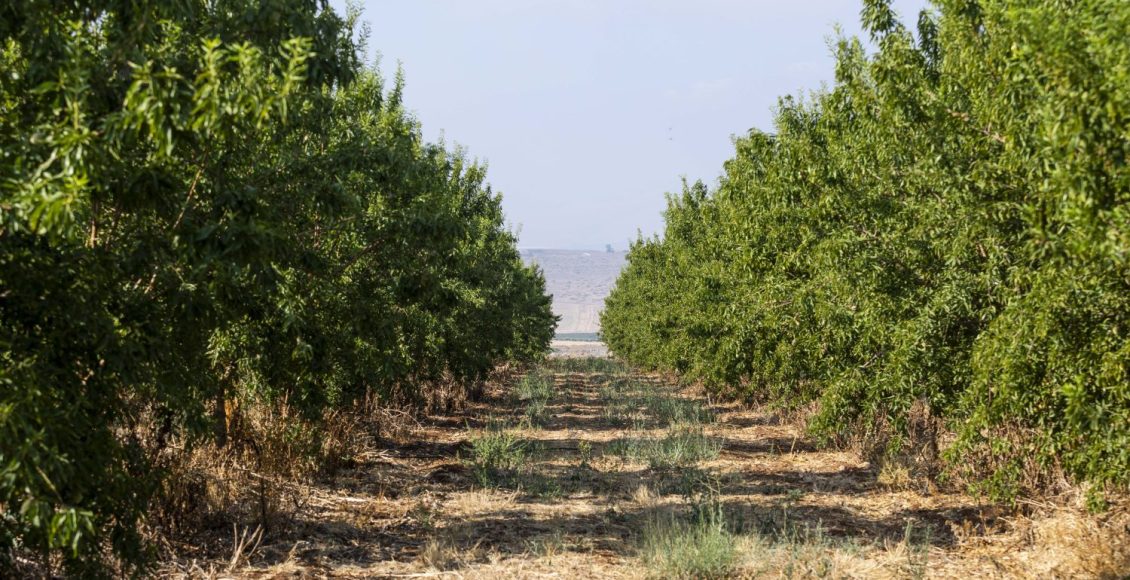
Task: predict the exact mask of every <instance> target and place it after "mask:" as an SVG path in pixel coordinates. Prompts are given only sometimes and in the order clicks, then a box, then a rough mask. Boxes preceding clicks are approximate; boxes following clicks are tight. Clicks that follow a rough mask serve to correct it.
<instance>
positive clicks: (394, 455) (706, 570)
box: [166, 361, 1130, 578]
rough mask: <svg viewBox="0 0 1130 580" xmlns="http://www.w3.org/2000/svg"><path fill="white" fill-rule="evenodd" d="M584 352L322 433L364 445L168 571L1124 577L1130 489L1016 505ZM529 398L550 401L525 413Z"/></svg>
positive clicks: (214, 497)
mask: <svg viewBox="0 0 1130 580" xmlns="http://www.w3.org/2000/svg"><path fill="white" fill-rule="evenodd" d="M585 364H586V363H584V362H583V361H581V362H570V363H568V365H561V364H559V367H560V368H557V369H556V370H551V371H549V374H547V375H546V377H547V380H548V381H551V382H552V386H553V389H552V391H551V392H552V396H551V397H545V396H542V394H544V393H548V392H550V391H548V390H546V389H545V388H544V386H538V388H537V389H532V390H530V389H527V390H528V391H530V392H529V393H527V394H530V395H534V394H536V395H537V396H521V393H519V396H514V394H513V393H512V392H510V391H508V390H506V389H503V388H501V387H500V386H498V385H495V386H493V387H492V388H490V389H488V390H487V391H486V392H484V393H483V395H484V396H483V399H482V400H481V401H479V402H470V403H468V404H467V406H466V408H465V409H464V410H462V411H459V412H450V413H438V412H437V413H433V414H431V415H429V416H427V417H426V418H422V419H421V420H420V421H419V422H415V421H405V422H403V423H402V426H401V427H400V429H401V432H400V434H399V435H398V436H397V437H396V438H395V439H394V440H390V438H382V440H381V441H377V440H375V439H365V438H364V437H361V438H360V441H361V443H360V444H359V445H358V447H357V448H349V450H348V451H346V452H344V453H343V452H340V451H333V452H328V455H329V456H335V457H341V456H348V455H352V460H351V461H346V462H343V463H339V464H338V467H337V469H338V471H337V473H336V475H334V476H333V477H332V478H323V479H320V480H314V479H307V480H295V479H293V478H292V479H290V480H286V478H285V477H284V476H283V475H277V476H274V477H276V478H277V479H274V480H272V482H274V483H275V484H276V485H277V489H279V490H281V491H280V492H278V493H277V494H276V496H275V497H274V499H272V500H271V501H273V502H274V503H273V504H272V506H274V507H272V508H271V509H272V510H273V513H275V514H276V515H275V516H274V517H273V519H272V523H273V524H274V525H273V527H270V528H267V529H266V531H265V533H264V534H263V537H262V541H261V542H259V543H258V545H257V547H256V548H255V549H253V550H252V549H249V548H250V547H251V546H254V545H255V543H254V542H249V541H247V540H242V544H243V545H244V547H243V548H242V550H241V551H240V549H237V548H235V547H233V545H234V546H238V545H240V543H241V540H238V539H237V541H235V542H232V535H233V534H232V531H231V528H230V517H231V515H232V513H236V514H237V515H238V514H242V516H244V519H243V520H240V521H241V522H242V524H241V527H240V528H239V529H238V530H239V531H238V533H237V534H236V535H237V538H239V537H243V536H244V535H246V534H250V533H251V532H253V531H254V524H255V517H254V513H253V511H252V510H249V509H248V508H241V509H244V510H245V511H244V512H240V511H239V510H235V511H234V512H229V513H228V516H229V519H228V520H226V521H227V523H226V524H225V525H226V527H225V528H224V531H223V532H222V533H217V537H219V538H221V540H219V541H217V542H215V543H214V544H211V545H205V546H203V547H202V548H200V549H198V550H195V551H193V550H189V549H187V548H184V547H178V548H176V549H177V550H179V552H178V553H179V554H180V558H179V560H177V561H176V562H177V564H176V565H172V564H170V565H168V566H167V567H166V570H167V571H169V572H170V573H174V572H175V573H176V574H181V575H187V576H193V577H208V575H209V574H211V575H213V576H216V575H223V573H224V571H225V570H227V569H228V568H229V567H231V563H232V562H233V561H234V562H236V564H237V565H236V566H234V570H235V573H236V575H242V576H247V577H263V578H276V577H308V576H316V577H323V576H334V577H347V578H368V577H374V576H376V577H397V576H401V577H410V576H415V577H438V578H509V577H541V576H546V577H548V576H555V577H570V578H639V577H643V576H648V575H652V576H663V577H673V576H674V577H677V576H685V577H703V576H711V575H714V576H736V577H766V578H778V577H779V578H803V577H828V578H913V577H923V576H925V577H945V578H958V577H961V578H967V577H1006V578H1009V577H1014V578H1028V577H1051V578H1056V577H1059V578H1077V577H1078V578H1117V577H1119V576H1118V575H1119V574H1120V573H1124V572H1125V571H1126V570H1128V569H1130V535H1128V534H1130V528H1127V525H1128V524H1130V516H1128V515H1127V513H1128V512H1127V510H1126V504H1123V503H1119V502H1118V501H1116V502H1114V503H1113V504H1112V508H1111V509H1110V511H1108V512H1107V513H1106V514H1105V515H1103V516H1101V517H1097V516H1092V515H1088V514H1087V513H1086V512H1085V511H1084V510H1083V509H1081V508H1067V507H1063V506H1062V505H1061V506H1059V507H1056V506H1052V505H1047V506H1036V507H1033V506H1026V507H1025V509H1023V510H1021V511H1010V510H1007V509H1005V508H1004V507H1002V506H997V505H992V504H989V503H985V502H984V501H983V500H978V499H977V498H973V497H969V496H966V495H962V494H957V493H952V492H945V491H939V490H937V489H931V488H930V487H928V486H923V485H921V484H920V483H918V482H919V481H920V472H919V471H916V470H917V469H918V467H919V466H920V464H910V465H906V464H901V466H900V464H899V463H897V462H888V463H886V464H883V465H882V466H879V465H872V464H870V463H868V462H866V461H863V460H861V459H860V457H859V456H858V455H856V454H854V453H851V452H847V451H828V450H819V449H816V448H815V447H814V446H813V445H812V443H811V442H810V441H808V440H807V439H806V438H805V437H803V435H802V432H801V431H800V430H799V429H798V428H797V427H796V426H795V424H793V423H791V422H789V421H784V420H782V419H781V418H780V417H778V416H776V415H774V414H772V413H767V412H763V411H760V410H751V409H747V408H743V407H741V406H740V405H737V404H707V403H706V402H705V401H703V400H702V399H695V400H692V398H688V397H689V395H690V393H689V392H687V391H684V390H680V389H677V388H675V387H673V386H671V384H670V383H669V382H667V381H665V380H663V379H662V378H660V377H655V376H640V375H636V376H630V377H625V376H624V374H623V371H617V370H615V369H612V368H604V367H603V366H601V365H592V367H591V368H592V371H581V370H576V369H579V368H582V367H585ZM585 368H588V367H585ZM511 380H516V378H514V377H512V378H511ZM530 386H531V385H530V384H529V383H527V387H530ZM534 386H537V385H534ZM534 391H536V393H534ZM626 398H633V399H632V400H631V401H628V402H625V401H626ZM535 399H536V400H544V401H545V409H544V411H539V413H544V414H543V415H541V421H540V422H539V424H538V425H531V424H530V422H529V421H528V420H525V419H526V417H527V409H528V405H529V402H530V401H531V400H535ZM439 408H442V405H441V406H439ZM610 408H612V410H611V411H609V409H610ZM703 411H708V412H709V413H708V414H703ZM640 414H642V415H640ZM924 416H926V415H925V414H924ZM633 417H636V418H638V421H633V419H632V418H633ZM688 417H689V419H688ZM625 418H627V420H625ZM688 421H689V422H690V423H691V424H692V425H691V426H690V427H688ZM633 423H635V424H633ZM923 424H924V425H928V423H925V422H924V423H923ZM262 428H264V429H266V428H267V426H266V425H264V426H263V427H262ZM688 428H690V429H691V430H693V431H694V432H695V433H700V434H701V435H702V437H703V438H704V440H708V441H710V442H716V443H717V445H718V449H717V450H716V452H711V453H703V454H696V455H695V456H694V457H689V456H688V457H687V458H685V460H684V459H680V460H679V461H678V462H665V461H658V462H654V463H653V462H649V461H647V460H646V458H644V460H642V461H624V460H622V458H621V457H620V456H619V455H617V445H619V444H622V443H623V442H624V441H627V440H631V439H633V438H637V439H640V440H647V441H652V442H654V441H663V440H664V439H665V438H667V437H668V436H670V435H672V434H673V433H677V432H679V430H687V429H688ZM386 429H387V428H386ZM348 433H350V431H349V430H348V429H346V430H343V431H342V432H341V433H340V434H338V435H334V437H336V438H343V439H348V437H349V435H348ZM334 445H336V443H335V444H334ZM515 445H516V446H518V447H521V450H522V451H521V453H520V454H516V453H511V451H513V449H514V448H515ZM280 454H281V451H280ZM518 455H521V457H518ZM280 456H282V455H280ZM282 457H285V456H282ZM272 465H273V464H272ZM285 465H287V462H286V461H283V460H280V463H279V466H280V467H275V468H272V469H275V471H274V472H272V473H278V474H282V473H285V470H284V469H282V467H281V466H285ZM482 465H486V466H489V467H491V468H492V469H493V470H494V471H491V470H486V471H482V470H478V467H480V466H482ZM208 469H211V470H213V471H212V473H213V474H215V473H224V474H227V475H230V476H231V477H240V476H239V475H238V473H242V472H238V473H237V471H238V470H235V468H234V467H229V468H227V469H229V470H230V471H227V472H221V471H215V470H216V469H217V466H216V465H209V466H208ZM479 472H482V473H490V474H491V475H490V477H488V478H487V479H485V480H484V479H482V478H480V477H479V475H480V473H479ZM287 477H290V476H287ZM284 480H286V481H289V483H286V482H285V481H284ZM239 481H243V482H245V483H244V484H243V488H242V489H241V488H239V486H231V484H229V487H222V488H221V487H217V488H216V489H214V490H206V491H207V494H211V495H207V494H206V495H205V496H204V497H205V498H206V499H203V500H198V501H201V502H205V503H206V505H208V506H211V507H210V508H209V509H220V510H221V511H222V510H223V509H228V510H232V509H234V508H232V507H231V506H232V505H244V504H248V499H250V500H254V499H255V496H256V492H255V491H254V488H253V487H250V486H249V484H248V483H246V482H251V483H254V482H255V481H257V480H255V479H246V478H245V479H243V480H239ZM484 484H485V485H484ZM207 485H217V484H215V483H207ZM287 485H289V486H291V487H287ZM240 493H242V494H244V496H243V499H242V500H240V501H236V500H235V499H233V498H235V497H236V496H237V495H238V494H240ZM225 497H226V498H228V499H227V500H224V498H225ZM225 501H227V502H228V503H227V504H225ZM241 501H242V502H243V504H241V503H240V502H241ZM296 502H297V503H296ZM254 503H255V502H254V501H250V502H249V505H251V506H254ZM225 505H228V507H227V508H224V507H223V506H225ZM704 514H712V515H709V517H704ZM248 529H250V530H251V531H250V532H249V531H247V530H248ZM193 558H195V562H194V561H193Z"/></svg>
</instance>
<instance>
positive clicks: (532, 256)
mask: <svg viewBox="0 0 1130 580" xmlns="http://www.w3.org/2000/svg"><path fill="white" fill-rule="evenodd" d="M626 256H627V252H604V251H596V250H594V251H584V250H523V251H522V259H523V260H525V261H526V263H536V264H538V265H539V266H541V268H542V270H543V271H545V281H546V286H547V289H548V291H549V293H550V294H552V295H553V312H554V313H555V314H557V315H559V316H561V323H560V324H559V325H558V327H557V334H558V336H561V335H570V338H582V337H584V336H585V335H590V336H591V335H595V334H596V333H597V332H598V331H599V330H600V311H601V309H602V308H603V307H604V299H605V297H607V296H608V293H609V292H610V291H611V290H612V285H613V284H614V283H615V282H616V277H617V276H619V274H620V270H621V269H622V268H623V267H624V264H625V263H626V261H625V257H626Z"/></svg>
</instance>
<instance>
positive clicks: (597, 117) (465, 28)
mask: <svg viewBox="0 0 1130 580" xmlns="http://www.w3.org/2000/svg"><path fill="white" fill-rule="evenodd" d="M362 3H363V6H364V17H363V18H364V20H365V21H367V22H369V24H370V26H371V27H372V37H371V39H370V45H371V46H370V49H371V50H372V51H374V52H378V53H380V55H381V66H382V69H384V70H385V72H386V75H387V76H391V74H392V72H393V70H394V69H395V67H396V65H397V63H401V64H402V65H403V67H404V72H405V76H406V81H407V86H406V91H405V93H406V94H405V102H406V104H407V106H408V108H409V109H410V110H412V111H414V112H415V114H416V116H417V117H418V118H419V120H420V121H421V123H422V124H423V128H424V134H425V136H426V137H427V138H428V139H429V140H437V139H438V138H439V137H440V136H443V137H444V139H445V140H446V142H447V143H448V145H453V144H459V145H463V146H465V147H466V148H467V150H468V151H469V152H470V154H471V155H472V156H474V157H478V158H480V159H483V160H486V161H487V162H488V164H489V168H490V169H489V172H488V178H489V181H490V182H491V184H492V185H493V187H494V189H495V191H501V192H502V194H503V206H504V208H505V211H506V215H507V217H508V219H509V221H510V223H511V224H512V227H515V228H520V229H521V238H520V242H519V245H520V246H521V247H523V248H576V249H583V248H594V249H603V248H604V245H605V244H608V243H610V244H612V245H613V246H614V247H615V248H617V249H624V248H625V247H626V246H627V242H628V240H629V239H633V238H635V236H636V232H637V230H641V231H643V233H644V234H645V235H650V234H652V233H654V232H656V231H657V230H658V229H659V228H660V227H661V225H662V217H661V216H660V212H661V211H662V209H663V207H664V197H663V196H664V193H665V192H669V191H677V190H678V189H679V188H680V187H681V185H680V183H681V182H680V179H681V178H682V177H686V178H687V179H689V180H691V181H694V180H696V179H702V180H703V181H705V182H706V183H708V184H711V185H713V184H714V183H715V182H716V181H717V178H718V176H719V174H720V173H721V170H722V162H723V161H725V160H726V159H728V158H729V157H730V156H731V154H732V145H731V137H732V136H733V135H740V134H744V133H745V132H746V131H747V130H749V129H750V128H751V127H756V128H759V129H764V130H769V129H771V127H772V108H773V107H774V105H775V104H776V102H777V98H778V97H779V96H782V95H786V94H798V93H802V92H807V91H809V90H812V89H816V88H819V87H820V86H821V83H824V82H829V81H831V79H832V75H833V72H832V71H833V62H832V58H831V56H830V50H829V48H828V39H829V38H830V37H831V36H832V35H833V32H834V26H835V25H836V24H839V25H841V26H842V28H843V30H844V32H845V33H847V34H853V35H854V34H858V31H859V10H860V6H861V4H860V0H789V1H780V0H395V1H394V0H363V2H362ZM926 3H927V1H926V0H895V1H894V6H895V8H896V10H898V11H899V13H900V15H901V16H902V19H903V21H904V22H907V23H913V22H914V21H915V20H916V19H917V14H918V11H919V10H920V9H921V8H922V7H923V6H925V5H926ZM333 4H334V5H335V6H337V7H338V9H339V10H340V9H341V6H343V5H344V1H343V0H334V1H333Z"/></svg>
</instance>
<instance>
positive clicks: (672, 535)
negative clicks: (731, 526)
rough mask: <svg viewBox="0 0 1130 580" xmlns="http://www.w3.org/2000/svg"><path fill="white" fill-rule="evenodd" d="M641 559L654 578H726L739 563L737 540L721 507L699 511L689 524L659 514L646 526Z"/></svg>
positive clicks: (708, 506) (705, 508)
mask: <svg viewBox="0 0 1130 580" xmlns="http://www.w3.org/2000/svg"><path fill="white" fill-rule="evenodd" d="M640 556H641V558H642V560H643V563H644V565H645V567H646V568H647V573H648V576H649V577H652V578H726V577H729V576H730V575H732V573H733V572H734V571H735V569H736V567H737V563H738V549H737V541H736V539H735V537H734V536H733V535H732V534H731V533H730V531H729V530H727V529H726V525H725V521H724V518H723V517H722V509H721V506H720V505H718V504H710V505H706V506H702V507H700V509H696V510H695V515H694V517H693V518H692V519H691V520H690V521H689V522H687V521H681V520H679V519H678V518H676V517H675V516H674V514H671V513H666V514H659V515H657V516H656V517H655V518H653V519H652V520H651V521H649V522H648V523H647V525H646V526H645V527H644V531H643V541H642V543H641V546H640Z"/></svg>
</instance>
